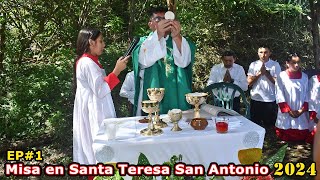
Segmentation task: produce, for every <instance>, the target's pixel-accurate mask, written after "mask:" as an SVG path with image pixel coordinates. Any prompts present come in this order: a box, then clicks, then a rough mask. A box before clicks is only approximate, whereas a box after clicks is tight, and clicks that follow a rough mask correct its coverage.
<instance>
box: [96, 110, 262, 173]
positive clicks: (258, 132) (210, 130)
mask: <svg viewBox="0 0 320 180" xmlns="http://www.w3.org/2000/svg"><path fill="white" fill-rule="evenodd" d="M192 116H193V111H192V110H188V111H184V112H183V118H182V119H181V120H180V122H179V126H180V127H181V128H182V131H178V132H172V131H171V128H172V127H173V124H172V123H168V125H169V126H168V127H166V128H163V131H164V133H163V134H161V135H159V136H142V135H140V130H141V129H144V128H146V127H147V124H146V123H139V122H138V120H139V119H141V118H142V117H126V118H112V119H105V120H104V122H103V123H102V124H101V126H100V130H99V133H98V134H97V136H96V138H95V139H94V143H93V150H94V153H95V156H96V160H97V162H102V163H105V162H129V163H130V164H137V162H138V157H139V154H140V152H141V153H144V154H145V155H146V157H147V158H148V160H149V162H150V163H151V164H152V165H154V164H162V163H163V162H166V161H169V160H170V158H171V157H172V156H173V155H179V154H181V155H182V161H183V162H184V163H186V164H202V165H204V167H205V168H206V170H207V168H208V167H209V165H210V163H211V162H216V163H218V164H228V163H231V162H233V163H235V164H240V162H239V160H238V151H239V150H241V149H247V148H262V147H263V142H264V136H265V129H264V128H262V127H260V126H259V125H257V124H255V123H253V122H251V121H250V120H248V119H246V118H245V117H243V116H225V117H228V118H229V122H230V124H229V131H228V133H226V134H219V133H217V132H216V129H215V125H214V121H212V120H208V123H209V125H208V126H207V127H206V129H205V130H202V131H196V130H194V129H193V128H192V127H191V126H190V125H189V124H188V123H187V122H186V119H187V118H190V117H191V118H192ZM162 117H164V121H165V120H166V119H167V118H166V115H165V116H162ZM201 117H206V118H207V119H211V117H212V115H210V114H208V113H206V112H204V111H201ZM108 121H109V122H112V121H116V122H117V123H118V125H117V126H118V130H117V133H116V138H115V140H108V136H107V134H106V128H105V123H108ZM230 126H231V127H230Z"/></svg>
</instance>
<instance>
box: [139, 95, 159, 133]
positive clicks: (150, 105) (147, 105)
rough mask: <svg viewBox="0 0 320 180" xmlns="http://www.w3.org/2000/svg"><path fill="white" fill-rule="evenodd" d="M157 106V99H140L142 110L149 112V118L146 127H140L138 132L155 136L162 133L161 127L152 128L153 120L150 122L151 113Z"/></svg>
mask: <svg viewBox="0 0 320 180" xmlns="http://www.w3.org/2000/svg"><path fill="white" fill-rule="evenodd" d="M158 108H159V102H158V101H152V100H147V101H142V108H141V109H142V111H143V112H145V113H149V116H148V119H149V124H148V128H146V129H142V130H141V131H140V134H142V135H144V136H156V135H160V134H162V133H163V131H162V130H161V129H156V128H154V125H153V122H152V113H154V112H156V111H157V110H158Z"/></svg>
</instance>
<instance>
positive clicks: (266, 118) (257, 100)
mask: <svg viewBox="0 0 320 180" xmlns="http://www.w3.org/2000/svg"><path fill="white" fill-rule="evenodd" d="M270 55H271V51H270V48H269V47H266V46H261V47H260V48H259V49H258V56H259V60H257V61H254V62H252V63H251V64H250V66H249V70H248V78H247V80H248V85H249V87H252V89H251V91H250V95H251V103H250V106H251V109H250V113H251V120H252V121H253V122H255V123H257V124H259V125H261V126H264V127H267V126H274V125H275V121H276V119H277V112H278V107H277V104H276V101H275V100H276V96H275V80H276V78H277V76H278V75H279V73H280V71H281V68H280V65H279V63H278V62H276V61H274V60H271V59H270V58H269V57H270Z"/></svg>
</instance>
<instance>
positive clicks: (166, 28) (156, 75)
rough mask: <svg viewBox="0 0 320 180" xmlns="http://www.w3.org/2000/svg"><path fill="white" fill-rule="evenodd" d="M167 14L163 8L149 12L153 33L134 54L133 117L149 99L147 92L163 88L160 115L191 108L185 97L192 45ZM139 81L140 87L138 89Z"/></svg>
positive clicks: (192, 58) (141, 42)
mask: <svg viewBox="0 0 320 180" xmlns="http://www.w3.org/2000/svg"><path fill="white" fill-rule="evenodd" d="M166 12H167V9H166V8H163V7H156V8H151V10H150V11H149V15H150V19H149V22H148V26H149V28H150V29H151V30H152V32H151V33H150V34H149V35H148V36H146V37H142V38H140V41H139V43H138V45H137V46H136V48H135V49H134V51H133V57H132V62H133V68H134V76H135V89H136V91H135V97H134V104H135V107H134V114H136V112H137V111H140V110H141V103H140V101H141V99H142V100H147V99H149V98H148V96H147V89H148V88H165V95H164V98H163V100H162V101H161V105H160V113H161V114H164V113H165V114H166V113H167V112H168V110H170V109H173V108H179V109H181V110H187V109H190V108H191V107H190V105H189V104H188V103H187V102H186V100H185V94H187V93H190V92H191V86H192V65H193V62H194V54H195V45H194V44H193V43H192V42H191V41H189V40H187V39H186V38H184V37H183V36H182V35H181V34H180V32H181V26H180V23H179V22H178V21H177V20H174V19H169V18H172V16H171V15H170V16H166V17H167V18H165V13H166ZM171 14H172V13H171ZM141 79H142V82H143V85H140V82H141V81H140V80H141Z"/></svg>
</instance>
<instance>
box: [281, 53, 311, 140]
mask: <svg viewBox="0 0 320 180" xmlns="http://www.w3.org/2000/svg"><path fill="white" fill-rule="evenodd" d="M299 63H300V56H299V55H297V54H291V55H289V56H288V59H287V60H286V66H287V70H285V71H282V72H281V73H280V75H279V78H277V81H276V102H277V103H278V105H279V109H278V117H277V121H276V124H275V126H276V134H277V136H278V137H279V138H280V139H281V140H284V141H304V140H306V139H308V138H309V136H310V130H312V129H310V123H309V115H308V76H307V75H306V74H305V73H303V72H302V71H301V69H300V67H299Z"/></svg>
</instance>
